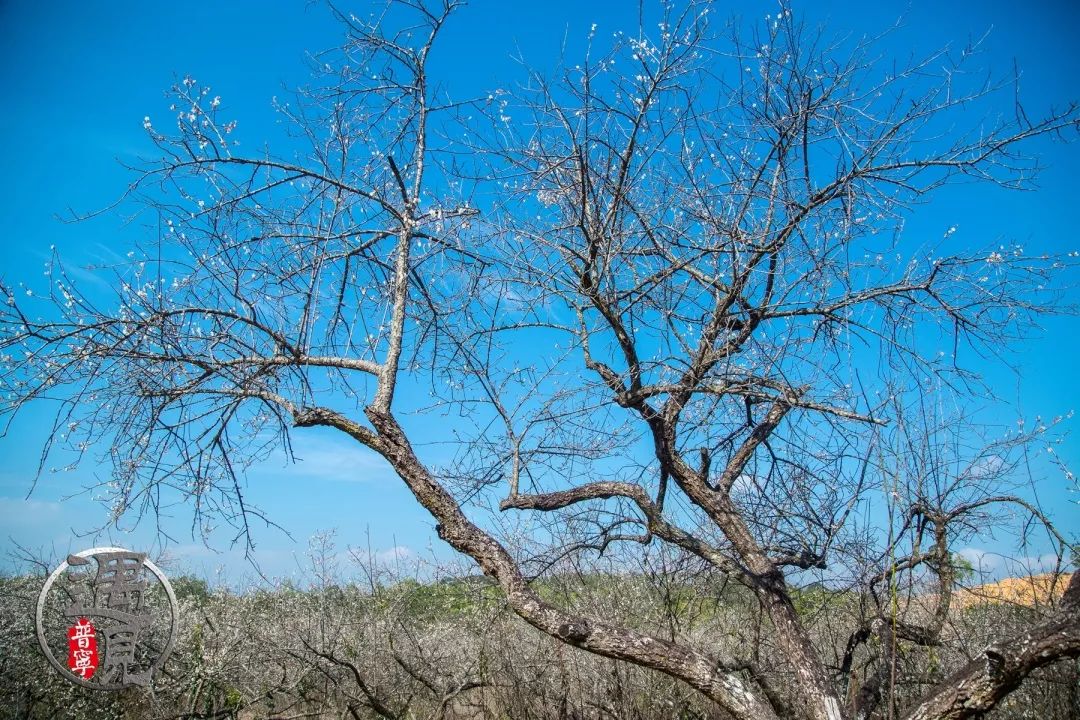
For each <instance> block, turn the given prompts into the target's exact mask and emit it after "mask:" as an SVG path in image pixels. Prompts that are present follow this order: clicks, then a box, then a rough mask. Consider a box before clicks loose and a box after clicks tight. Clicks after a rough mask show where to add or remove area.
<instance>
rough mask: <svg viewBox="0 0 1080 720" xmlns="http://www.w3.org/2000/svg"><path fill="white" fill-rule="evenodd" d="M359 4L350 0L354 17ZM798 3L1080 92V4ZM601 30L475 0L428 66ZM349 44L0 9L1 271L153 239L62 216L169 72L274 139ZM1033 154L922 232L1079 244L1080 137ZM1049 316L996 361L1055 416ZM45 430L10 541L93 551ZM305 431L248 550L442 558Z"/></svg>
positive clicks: (455, 77)
mask: <svg viewBox="0 0 1080 720" xmlns="http://www.w3.org/2000/svg"><path fill="white" fill-rule="evenodd" d="M365 6H366V4H365V3H363V2H357V3H354V4H352V5H350V6H349V7H350V8H356V9H355V10H354V11H356V12H362V11H363V8H364V7H365ZM776 7H777V6H776V5H775V4H774V3H764V2H751V3H738V4H736V3H717V4H716V7H715V12H716V13H718V14H720V15H724V16H726V15H728V14H730V13H731V12H734V9H736V8H738V10H739V12H741V13H742V14H743V15H745V16H747V17H763V16H764V14H765V13H769V12H775V11H776ZM794 9H795V11H796V12H802V13H804V15H805V16H806V17H807V18H808V19H809V20H810V21H811V22H815V23H816V22H820V23H823V24H825V25H826V27H827V28H828V32H830V33H837V34H843V33H852V34H853V35H855V36H859V35H862V34H864V33H871V32H875V31H877V30H880V29H882V28H884V27H886V26H887V25H889V24H890V23H892V22H893V21H895V20H896V18H897V17H898V16H900V15H901V14H905V13H906V21H905V27H904V28H902V29H901V30H900V31H899V32H897V33H896V34H894V35H893V36H891V37H890V38H889V39H888V40H887V41H886V42H885V43H883V45H882V51H883V53H885V54H886V55H890V54H891V55H895V56H896V57H897V58H898V59H901V60H902V59H903V58H905V57H907V56H908V54H910V53H912V52H915V53H920V52H924V51H930V50H932V49H934V48H936V47H939V46H942V45H945V44H948V43H954V44H963V43H965V42H967V41H968V40H969V39H973V38H977V37H980V36H982V35H983V34H984V33H986V32H987V31H990V35H989V36H988V38H987V40H986V42H985V44H984V55H983V56H982V64H983V65H984V66H986V67H987V68H988V69H990V70H992V71H996V72H998V73H1008V72H1010V71H1011V70H1012V68H1013V63H1014V61H1015V62H1016V64H1017V65H1018V66H1019V67H1020V68H1021V69H1022V70H1023V73H1024V74H1023V79H1022V83H1021V89H1022V92H1023V98H1024V101H1025V103H1026V104H1027V105H1028V106H1029V108H1031V109H1033V110H1035V113H1034V114H1038V113H1039V112H1040V111H1042V110H1045V109H1047V108H1048V107H1049V106H1050V105H1051V104H1055V103H1056V104H1059V105H1060V104H1064V103H1065V102H1067V101H1068V100H1071V99H1080V79H1078V78H1080V53H1078V52H1077V51H1076V50H1074V49H1073V43H1074V41H1075V38H1074V31H1075V29H1076V28H1077V27H1080V6H1078V5H1077V4H1076V3H1069V2H1045V3H1031V4H1028V5H1026V6H1021V5H1020V4H1018V3H1015V2H970V1H968V2H952V3H938V2H921V1H920V2H913V3H911V4H910V5H908V4H888V3H857V4H856V3H839V2H837V3H829V2H816V3H810V2H801V3H795V5H794ZM593 23H596V24H597V25H598V27H599V31H600V32H611V31H615V30H620V29H624V30H631V29H633V28H634V27H636V24H637V3H636V2H627V3H616V2H604V3H582V2H580V1H578V2H565V1H559V2H547V3H524V2H523V3H517V2H498V1H496V0H473V2H470V3H469V5H468V6H467V7H465V8H464V10H463V11H462V12H461V13H460V15H459V16H458V17H456V18H455V19H453V21H452V22H451V24H450V26H449V27H448V29H447V34H446V36H445V42H444V44H443V45H442V46H441V48H440V49H439V50H438V51H437V53H436V55H435V56H434V58H433V63H434V64H435V65H436V67H437V70H436V72H437V73H438V75H439V77H440V79H441V80H443V81H444V82H446V83H448V84H452V86H453V87H454V88H456V89H457V90H456V92H458V93H460V95H462V96H463V95H468V94H473V93H481V92H487V91H489V90H491V89H493V88H496V87H500V86H506V85H507V84H508V83H510V82H513V81H514V80H516V79H519V78H520V77H521V74H520V66H519V65H518V63H517V62H516V61H515V60H514V59H513V58H514V57H516V56H519V55H520V56H522V57H524V58H525V59H526V60H527V61H529V63H530V64H531V65H533V66H534V67H537V68H540V69H543V68H544V67H548V66H550V65H552V64H553V63H554V62H555V60H556V58H557V56H558V53H559V51H560V47H561V46H562V44H563V41H564V39H565V40H566V42H567V48H568V55H569V57H570V58H573V57H574V49H575V48H580V47H581V46H582V45H583V43H584V40H585V38H586V37H587V35H588V33H589V29H590V27H591V25H592V24H593ZM339 36H340V31H339V30H338V28H337V26H336V25H335V23H334V22H333V20H332V19H331V17H330V15H329V13H327V12H326V11H325V9H324V8H322V7H321V6H319V5H318V4H309V3H307V2H303V1H302V0H296V1H295V2H284V1H278V2H222V3H183V4H181V3H136V2H129V1H127V0H125V1H113V2H108V3H76V2H53V3H31V2H5V3H0V48H2V49H0V54H2V56H0V79H2V81H3V86H4V87H6V88H7V93H8V95H7V98H8V101H7V110H6V111H5V112H3V113H0V144H2V148H0V157H2V158H3V160H4V165H5V172H4V173H3V174H2V176H0V185H2V192H3V197H4V200H5V202H4V203H3V205H2V206H0V219H2V223H0V227H3V228H4V229H5V237H4V239H3V241H2V244H0V252H2V261H0V267H2V273H3V276H4V277H5V278H6V279H9V280H15V279H30V278H35V277H40V276H41V268H42V264H43V262H44V261H45V259H46V257H47V255H48V253H49V248H50V246H53V245H55V246H56V248H57V249H58V250H59V251H60V252H61V254H62V255H63V256H65V257H67V258H69V259H71V260H72V261H73V262H76V263H77V262H82V263H89V262H94V261H95V259H96V258H101V257H107V256H108V255H109V254H110V253H118V252H123V251H124V249H125V248H126V245H127V244H128V243H129V242H130V241H131V239H132V238H134V237H136V236H137V234H138V233H140V232H143V230H142V228H141V227H139V226H138V224H137V223H136V224H128V225H125V224H124V223H123V222H122V219H123V218H122V217H120V216H118V215H116V214H108V215H105V216H102V217H100V218H98V219H95V220H92V221H88V222H85V223H80V224H65V223H62V222H60V221H59V220H58V219H57V215H64V214H65V213H67V212H68V211H69V209H70V210H74V211H76V212H86V211H90V210H94V209H97V208H100V207H102V206H105V205H107V204H108V203H110V202H111V201H113V200H114V199H116V198H117V196H118V195H119V194H120V193H121V192H122V190H123V188H124V187H125V186H126V184H127V183H128V182H129V181H130V180H131V178H132V175H131V174H130V173H129V172H128V171H126V170H125V169H124V168H123V167H122V164H123V163H124V162H132V161H134V160H135V159H136V157H137V156H138V155H139V154H144V153H149V152H150V151H151V150H152V147H151V145H150V143H149V141H148V140H147V138H146V135H145V132H144V131H143V128H142V121H143V117H144V116H150V117H152V118H153V117H161V118H162V119H165V118H166V117H167V116H168V114H169V113H168V110H167V106H168V104H169V101H168V100H167V99H166V98H165V96H164V91H165V90H166V89H167V88H168V87H169V86H170V85H171V84H172V83H173V82H174V81H175V80H176V79H178V78H181V77H183V76H185V75H187V74H190V75H192V76H194V77H196V78H198V79H199V80H200V81H201V82H202V83H205V84H208V85H211V86H212V87H213V89H214V94H220V95H221V96H222V97H223V98H225V99H226V102H227V103H228V108H229V110H230V112H231V113H232V116H233V117H235V118H236V119H237V120H238V121H239V123H240V127H241V128H242V129H243V131H244V132H243V138H244V141H245V142H247V143H252V142H255V141H257V140H258V139H259V138H273V137H274V136H275V135H276V134H277V133H278V132H280V128H278V127H277V126H276V122H277V119H276V116H275V115H274V113H273V112H272V111H271V108H270V103H271V98H272V97H274V96H275V95H276V96H284V95H286V94H287V92H286V91H285V90H284V89H283V86H288V85H295V84H298V83H302V82H304V81H305V79H306V77H307V72H306V69H305V66H304V63H303V58H304V53H305V51H308V50H318V49H322V48H327V47H330V46H332V45H333V44H334V43H335V42H336V41H337V39H338V37H339ZM249 146H250V145H249ZM1035 149H1036V150H1037V151H1038V152H1040V153H1042V154H1043V160H1044V162H1045V164H1046V165H1047V169H1046V171H1045V172H1044V174H1043V175H1042V177H1041V179H1040V182H1039V185H1040V189H1039V192H1037V193H1004V192H1001V191H999V190H996V189H993V188H979V187H971V186H961V187H954V188H950V189H948V190H947V191H946V192H944V193H942V194H941V195H940V196H939V197H938V198H937V200H936V201H935V202H934V203H933V204H931V205H928V206H926V207H924V208H922V209H921V210H920V212H919V214H918V219H917V220H916V221H915V222H914V224H913V225H912V226H910V227H911V231H913V232H918V231H919V229H920V228H922V229H925V230H926V231H928V232H938V231H939V230H938V228H940V227H945V226H950V225H956V226H957V228H958V236H957V237H958V241H960V242H963V241H970V242H971V244H972V245H975V246H984V245H986V244H987V242H997V240H998V239H1000V240H1001V241H1003V242H1005V241H1017V242H1021V243H1023V244H1025V245H1026V246H1027V247H1028V248H1029V249H1030V248H1035V247H1037V248H1045V249H1047V250H1053V251H1069V250H1074V249H1080V238H1077V236H1076V232H1075V230H1074V227H1075V221H1074V219H1073V215H1074V213H1075V207H1076V195H1075V192H1076V183H1075V178H1076V177H1077V176H1078V174H1080V172H1078V171H1080V147H1078V145H1077V144H1073V145H1070V146H1064V145H1062V144H1050V143H1043V144H1041V145H1039V146H1038V147H1036V148H1035ZM988 210H989V211H990V212H988ZM1073 297H1074V299H1075V298H1076V295H1075V294H1074V296H1073ZM1045 327H1046V334H1045V335H1044V336H1043V337H1042V338H1038V339H1035V340H1034V341H1032V342H1031V343H1029V344H1027V345H1025V346H1024V347H1022V348H1014V349H1011V352H1013V353H1014V354H1013V356H1012V359H1013V360H1014V362H1015V364H1016V365H1017V367H1018V368H1019V369H1020V372H1019V373H1013V372H1010V371H1006V370H1003V369H1001V368H987V370H986V372H987V375H988V377H989V378H990V379H991V381H992V384H993V386H994V388H995V390H996V392H997V394H998V395H999V396H1000V397H1001V398H1003V399H1005V400H1007V401H1009V402H1011V403H1013V405H1014V406H1018V407H1019V409H1020V411H1022V412H1023V414H1024V415H1026V416H1028V417H1033V416H1035V415H1042V416H1043V417H1047V418H1050V417H1054V416H1057V415H1063V414H1065V413H1067V412H1069V411H1070V410H1072V409H1075V408H1077V407H1078V406H1080V387H1078V384H1077V383H1076V382H1075V381H1074V380H1073V379H1072V372H1073V366H1074V364H1075V363H1074V360H1073V358H1075V357H1076V353H1077V350H1078V349H1080V341H1078V340H1077V337H1076V335H1077V334H1076V329H1077V325H1076V321H1075V320H1074V319H1070V318H1051V319H1049V320H1047V321H1046V323H1045ZM990 412H993V413H998V415H996V416H995V417H997V418H998V419H1000V420H1001V422H1002V423H1003V424H1006V423H1007V422H1010V421H1011V420H1012V419H1015V415H1016V411H1015V410H1007V411H1006V410H990ZM1009 413H1012V414H1011V416H1010V415H1009ZM45 421H46V420H45V415H44V413H43V411H42V410H40V409H39V410H36V411H34V412H31V413H29V414H26V415H25V416H22V417H20V422H19V423H18V424H17V425H16V427H15V429H14V430H13V432H12V433H11V434H10V435H9V436H8V437H6V438H3V439H0V457H2V458H3V461H4V462H3V466H2V468H0V552H3V551H5V550H10V549H11V548H12V547H13V545H14V544H15V543H18V544H21V545H24V546H27V547H30V548H33V549H36V548H46V549H53V550H54V552H55V553H57V554H61V555H62V554H64V553H66V552H68V551H74V550H78V549H82V548H84V547H88V546H89V545H90V544H91V539H90V538H86V539H78V538H75V539H73V538H72V532H71V530H72V528H75V529H79V528H89V527H91V526H93V525H95V524H98V523H100V522H101V521H102V520H103V518H104V511H103V510H101V509H100V508H99V507H98V506H97V505H96V504H94V503H92V502H90V501H89V500H88V499H87V498H86V497H85V496H83V497H78V498H74V499H71V500H68V501H64V502H60V498H61V497H63V496H65V495H67V494H69V493H71V492H73V491H75V490H77V488H78V486H79V482H80V478H81V479H82V480H87V479H89V478H92V477H94V476H95V473H100V472H104V470H103V469H99V468H93V467H84V468H82V469H81V470H80V471H79V473H77V474H75V475H74V476H73V475H70V474H69V475H49V474H46V475H45V476H44V477H43V478H42V481H41V482H40V484H39V485H38V487H37V489H36V490H35V492H34V493H33V495H32V496H31V497H30V498H29V499H26V495H27V492H28V491H29V489H30V485H31V482H32V479H33V476H34V470H35V468H36V464H37V450H38V448H40V446H41V443H42V441H43V439H44V436H43V432H44V427H43V423H44V422H45ZM1066 429H1068V428H1066ZM307 437H308V438H309V439H308V441H307V442H306V443H305V445H304V447H303V448H302V449H301V450H299V451H298V454H299V455H300V456H301V457H302V458H304V462H302V463H300V464H299V465H297V466H288V465H287V464H286V463H285V462H284V459H283V458H277V459H272V460H271V461H269V462H268V463H266V464H264V465H262V466H260V467H259V468H257V469H256V471H255V472H254V473H253V475H252V480H253V482H252V484H251V491H250V492H251V494H252V499H254V500H255V502H256V503H257V504H259V505H260V506H261V507H263V508H264V509H265V510H266V511H267V513H268V515H269V516H270V517H272V518H273V519H274V520H275V521H276V522H278V523H279V524H281V525H282V526H284V527H285V528H286V529H288V530H289V531H290V532H291V533H292V534H293V536H294V538H296V540H297V542H296V543H293V542H292V541H290V540H289V539H288V538H286V537H285V536H283V535H282V534H280V533H278V532H275V531H269V530H267V531H262V532H260V533H259V534H258V537H257V541H258V546H257V551H258V553H259V559H260V562H261V563H262V566H263V568H264V570H266V571H267V572H269V573H271V574H283V573H288V572H291V571H293V570H294V569H295V562H294V560H293V554H294V553H302V552H303V549H304V546H305V542H306V538H307V537H309V536H310V535H311V534H312V533H314V532H316V531H317V530H320V529H330V528H337V529H338V535H339V539H340V540H341V541H342V543H345V542H347V543H350V544H353V545H360V546H368V545H370V547H371V548H372V549H373V551H374V552H377V553H383V554H384V556H385V557H390V556H395V555H398V556H404V555H406V554H411V555H412V556H414V557H415V556H418V555H423V554H425V553H426V552H427V548H429V547H430V548H432V551H433V552H435V553H436V554H437V555H445V550H444V548H443V547H442V546H441V545H440V544H439V542H438V541H437V540H436V539H434V534H433V532H432V523H431V521H430V520H429V519H428V517H427V516H426V514H424V513H423V511H422V510H420V509H419V508H418V506H416V505H415V502H414V501H413V500H412V498H411V496H410V495H409V494H408V492H407V491H406V490H405V488H404V486H403V485H402V484H401V483H400V482H399V481H397V480H396V479H395V478H394V477H393V475H392V474H391V473H390V472H389V470H388V469H387V468H386V467H385V465H383V464H382V463H381V462H378V461H376V460H375V459H374V458H372V457H371V456H370V455H368V454H366V453H365V452H363V451H360V450H357V449H355V448H354V447H350V446H349V445H347V444H345V443H343V442H341V441H339V440H336V439H335V438H334V437H333V436H332V435H329V434H311V435H308V436H307ZM1059 450H1060V451H1061V452H1062V453H1063V454H1064V455H1065V457H1066V458H1070V457H1071V458H1076V457H1077V454H1078V453H1077V452H1076V451H1075V450H1074V443H1073V442H1072V441H1071V440H1067V441H1066V442H1065V444H1064V445H1063V447H1061V448H1059ZM346 471H348V472H346ZM1054 483H1056V485H1055V484H1054ZM1065 484H1066V483H1065V481H1064V479H1062V478H1060V477H1056V476H1052V477H1051V478H1050V483H1049V484H1048V486H1047V487H1046V490H1045V493H1046V494H1045V499H1046V501H1047V503H1048V505H1049V506H1050V507H1051V509H1054V510H1055V514H1056V516H1057V517H1058V518H1059V519H1060V520H1062V521H1063V522H1064V523H1065V524H1066V526H1068V527H1071V528H1072V529H1073V530H1074V531H1076V530H1077V528H1078V527H1080V523H1077V520H1076V515H1077V513H1076V512H1075V510H1076V507H1075V505H1074V506H1072V507H1069V506H1067V502H1068V496H1067V494H1066V493H1065V492H1064V488H1065ZM189 522H190V517H186V516H184V515H183V513H182V512H181V511H177V513H176V517H174V518H171V519H167V520H166V521H165V524H166V525H167V526H168V527H169V528H170V529H172V530H174V531H175V532H176V533H177V535H178V538H179V540H180V544H179V545H178V546H173V547H172V548H171V552H172V553H173V555H175V556H176V557H178V558H179V559H180V562H181V567H186V568H188V569H192V570H196V571H199V572H206V573H209V572H212V571H213V568H214V567H215V566H216V565H218V564H224V565H225V566H227V567H228V568H230V570H231V571H236V570H242V569H243V567H244V566H243V564H242V563H241V562H240V561H239V560H238V558H237V557H236V554H235V553H225V554H223V555H217V554H214V553H213V552H211V551H209V550H207V549H205V548H202V547H201V546H199V545H198V544H197V543H195V542H193V541H191V540H190V538H189V537H187V536H186V535H185V534H184V528H185V527H186V525H187V524H188V523H189ZM148 539H149V533H148V530H146V529H143V530H140V531H139V532H137V533H136V534H135V536H134V537H133V538H132V537H125V536H123V535H117V536H115V537H113V538H112V540H114V541H116V542H120V543H121V544H126V545H131V546H134V545H138V544H139V543H140V542H147V541H148ZM93 542H95V543H97V544H101V542H99V540H93Z"/></svg>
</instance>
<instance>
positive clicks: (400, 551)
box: [375, 545, 413, 564]
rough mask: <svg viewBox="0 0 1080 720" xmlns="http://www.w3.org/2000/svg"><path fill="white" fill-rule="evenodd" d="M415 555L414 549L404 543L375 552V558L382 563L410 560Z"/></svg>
mask: <svg viewBox="0 0 1080 720" xmlns="http://www.w3.org/2000/svg"><path fill="white" fill-rule="evenodd" d="M412 556H413V551H412V549H411V548H408V547H406V546H404V545H395V546H394V547H392V548H390V549H389V550H381V551H379V552H377V553H375V559H376V560H377V561H378V562H380V563H382V564H391V563H395V562H402V561H404V560H408V559H409V558H411V557H412Z"/></svg>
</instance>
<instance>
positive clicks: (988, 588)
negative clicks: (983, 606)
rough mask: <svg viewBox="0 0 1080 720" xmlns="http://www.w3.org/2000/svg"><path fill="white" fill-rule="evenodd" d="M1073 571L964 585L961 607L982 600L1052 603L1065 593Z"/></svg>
mask: <svg viewBox="0 0 1080 720" xmlns="http://www.w3.org/2000/svg"><path fill="white" fill-rule="evenodd" d="M1070 579H1072V573H1061V574H1054V573H1044V574H1042V575H1032V576H1030V577H1022V578H1005V579H1004V580H999V581H998V582H994V583H987V584H986V585H976V586H975V587H972V588H964V589H963V590H960V591H958V592H957V593H956V596H955V597H954V601H955V602H956V604H957V605H958V606H959V607H969V606H971V605H978V604H979V603H1010V604H1012V605H1026V606H1028V607H1034V606H1041V605H1051V604H1054V603H1056V602H1057V601H1058V600H1059V599H1061V596H1062V595H1063V594H1064V593H1065V588H1066V587H1068V585H1069V580H1070Z"/></svg>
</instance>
